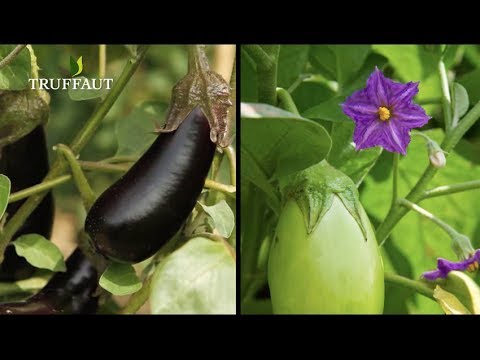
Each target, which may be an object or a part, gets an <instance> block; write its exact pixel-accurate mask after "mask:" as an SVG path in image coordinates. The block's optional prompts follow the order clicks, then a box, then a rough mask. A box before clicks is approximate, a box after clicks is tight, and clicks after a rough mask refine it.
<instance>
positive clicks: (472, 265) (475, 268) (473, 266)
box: [467, 261, 478, 272]
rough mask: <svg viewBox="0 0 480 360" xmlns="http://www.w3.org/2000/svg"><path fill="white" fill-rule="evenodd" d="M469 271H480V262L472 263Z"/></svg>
mask: <svg viewBox="0 0 480 360" xmlns="http://www.w3.org/2000/svg"><path fill="white" fill-rule="evenodd" d="M467 270H468V271H469V272H474V271H475V270H478V262H476V261H475V262H473V263H471V264H470V265H468V268H467Z"/></svg>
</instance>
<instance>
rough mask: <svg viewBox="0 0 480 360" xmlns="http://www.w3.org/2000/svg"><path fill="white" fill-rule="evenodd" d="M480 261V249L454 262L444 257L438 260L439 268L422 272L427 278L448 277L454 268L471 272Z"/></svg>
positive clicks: (476, 267)
mask: <svg viewBox="0 0 480 360" xmlns="http://www.w3.org/2000/svg"><path fill="white" fill-rule="evenodd" d="M479 262H480V250H477V251H475V253H474V254H473V255H472V256H470V257H469V258H468V259H466V260H462V261H458V262H453V261H448V260H445V259H442V258H439V259H438V260H437V270H432V271H427V272H424V273H423V274H422V277H424V278H425V279H427V280H436V279H438V278H442V279H444V278H446V277H447V275H448V273H449V272H450V271H453V270H458V271H465V270H468V271H470V272H472V271H475V270H477V269H478V263H479Z"/></svg>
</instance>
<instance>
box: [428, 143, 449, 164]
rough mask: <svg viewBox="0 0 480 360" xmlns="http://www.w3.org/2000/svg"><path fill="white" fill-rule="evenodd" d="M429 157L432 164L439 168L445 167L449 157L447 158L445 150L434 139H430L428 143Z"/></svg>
mask: <svg viewBox="0 0 480 360" xmlns="http://www.w3.org/2000/svg"><path fill="white" fill-rule="evenodd" d="M427 149H428V158H429V160H430V164H432V166H433V167H436V168H437V169H439V168H443V167H445V165H446V164H447V159H446V158H445V151H443V150H442V148H441V147H440V146H439V145H438V144H437V143H436V142H435V141H433V140H429V141H428V143H427Z"/></svg>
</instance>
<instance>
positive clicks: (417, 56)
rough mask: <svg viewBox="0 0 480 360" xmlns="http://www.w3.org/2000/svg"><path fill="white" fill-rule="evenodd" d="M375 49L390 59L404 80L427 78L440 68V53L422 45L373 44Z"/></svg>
mask: <svg viewBox="0 0 480 360" xmlns="http://www.w3.org/2000/svg"><path fill="white" fill-rule="evenodd" d="M373 50H374V51H376V52H378V53H379V54H381V55H383V56H385V57H386V58H387V59H388V61H389V62H390V64H391V65H392V66H393V67H394V68H395V72H396V74H397V75H398V77H399V78H400V79H401V80H402V81H419V80H423V79H426V78H427V77H429V76H430V75H432V74H433V73H434V72H436V69H437V68H438V61H439V56H440V54H439V53H436V52H431V51H427V50H426V49H425V47H423V46H421V45H373Z"/></svg>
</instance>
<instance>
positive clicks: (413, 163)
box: [241, 45, 480, 314]
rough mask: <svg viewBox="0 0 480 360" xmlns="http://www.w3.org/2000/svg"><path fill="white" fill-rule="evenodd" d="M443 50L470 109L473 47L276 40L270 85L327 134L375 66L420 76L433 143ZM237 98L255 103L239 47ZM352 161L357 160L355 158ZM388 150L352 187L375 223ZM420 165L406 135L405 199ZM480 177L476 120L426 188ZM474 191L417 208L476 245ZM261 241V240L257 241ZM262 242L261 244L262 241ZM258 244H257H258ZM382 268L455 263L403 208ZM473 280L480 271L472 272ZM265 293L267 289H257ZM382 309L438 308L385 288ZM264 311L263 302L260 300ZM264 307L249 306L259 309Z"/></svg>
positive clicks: (431, 231)
mask: <svg viewBox="0 0 480 360" xmlns="http://www.w3.org/2000/svg"><path fill="white" fill-rule="evenodd" d="M442 51H444V53H443V59H444V62H445V66H446V69H447V74H448V78H449V82H450V83H451V84H453V83H454V82H457V83H460V84H461V85H463V86H464V88H465V89H466V90H467V93H468V96H469V99H470V105H469V107H470V108H471V107H472V106H473V105H475V104H476V103H477V102H478V101H480V46H478V45H448V46H447V47H446V48H445V47H444V46H440V45H281V47H280V55H279V60H278V71H277V86H279V87H283V88H285V89H286V90H288V92H289V93H290V94H291V96H292V98H293V100H294V102H295V104H296V106H297V108H298V110H299V112H300V114H301V115H302V116H303V117H306V118H309V119H311V120H314V121H316V122H318V123H320V124H321V125H323V126H324V127H325V128H326V129H327V130H328V131H329V132H330V135H331V136H332V139H333V142H334V143H335V136H333V134H332V133H331V129H332V125H333V124H335V123H337V124H339V123H342V124H346V125H345V126H348V125H349V126H350V127H351V128H352V131H353V123H352V121H351V119H349V118H348V117H347V116H345V115H344V114H343V112H342V110H341V107H340V106H339V104H340V103H342V102H343V101H344V100H345V98H346V97H347V96H349V95H351V94H352V92H353V91H355V90H358V89H361V88H363V87H365V84H366V80H367V78H368V76H369V75H370V74H371V73H372V71H373V70H374V68H375V66H377V67H378V68H379V69H381V70H382V71H383V72H384V74H385V75H386V76H387V77H390V78H392V79H394V80H396V81H401V82H408V81H420V87H419V89H420V90H419V93H418V95H417V96H416V98H415V101H416V102H417V103H419V104H421V105H422V106H423V107H424V108H425V109H426V111H427V113H428V115H429V116H431V117H432V119H431V121H430V122H429V123H428V124H427V125H426V126H425V127H424V128H422V130H427V131H428V133H429V135H430V136H431V137H432V138H434V139H435V140H437V141H439V142H440V141H441V140H442V138H443V136H444V133H443V128H444V118H443V113H442V105H441V94H442V92H441V86H440V76H439V70H438V69H439V67H438V63H439V60H440V57H441V56H442ZM241 56H242V62H241V84H242V86H241V101H242V102H257V101H258V98H257V70H256V65H255V62H254V61H253V60H252V59H251V58H250V56H249V55H248V53H247V52H246V51H245V50H244V49H242V52H241ZM358 161H360V160H358ZM391 164H392V154H391V153H389V152H386V151H383V152H382V154H381V155H380V156H379V157H378V160H377V162H376V164H375V166H374V167H373V168H372V170H371V171H370V173H369V174H368V176H367V177H366V178H365V180H364V181H363V183H362V184H360V186H359V191H360V195H361V201H362V203H363V205H364V207H365V209H366V210H367V212H368V214H369V216H370V219H371V221H372V223H373V224H374V226H375V227H376V226H377V225H378V224H379V223H380V222H381V221H382V220H383V219H384V217H385V216H386V214H387V211H388V208H389V205H390V200H391V187H392V185H391V184H392V174H391V167H392V165H391ZM427 164H428V156H427V151H426V147H425V143H424V141H423V139H421V138H419V137H418V136H416V137H415V136H414V137H413V138H412V143H411V145H410V146H409V148H408V154H407V156H406V157H401V160H400V164H399V166H400V179H399V182H400V183H399V196H405V195H406V194H407V193H408V191H409V190H410V189H411V188H412V187H413V185H414V184H415V183H416V181H417V180H418V178H419V177H420V175H421V173H422V172H423V170H424V169H425V168H426V166H427ZM477 179H480V122H477V123H476V124H475V125H474V126H473V127H472V128H471V129H470V130H469V131H468V133H467V134H466V135H465V138H464V139H463V140H462V141H461V142H460V143H459V144H458V145H457V147H456V149H455V151H453V152H452V153H450V155H449V157H448V160H447V167H446V168H444V169H440V171H439V173H438V174H437V175H436V177H435V178H434V180H433V181H432V182H431V183H430V186H429V188H433V187H435V186H439V185H448V184H453V183H458V182H463V181H469V180H477ZM479 202H480V191H478V190H477V191H469V192H464V193H457V194H453V195H448V196H443V197H439V198H434V199H428V200H424V201H423V202H421V206H422V207H425V208H426V209H427V210H429V211H431V212H433V213H434V214H435V215H436V216H437V217H439V218H440V219H442V220H444V221H446V222H448V223H449V224H450V225H452V226H453V227H454V228H455V229H457V230H458V231H459V232H461V233H464V234H466V235H467V236H469V237H470V238H471V239H472V242H473V244H474V246H475V247H477V248H478V247H480V221H479V218H480V208H479V207H478V204H479ZM267 242H268V237H267V238H266V240H265V243H267ZM267 247H268V246H267ZM264 248H265V246H263V247H262V249H264ZM266 254H267V252H266V251H261V252H260V254H259V264H260V265H259V267H260V268H259V271H265V270H266V269H265V267H266V257H267V255H266ZM382 256H383V260H384V264H385V270H386V271H390V272H395V273H398V274H400V275H403V276H406V277H409V278H413V279H419V278H420V276H421V274H422V272H424V271H426V270H430V269H434V268H435V267H436V260H437V257H443V258H447V259H450V260H455V259H456V256H455V254H454V253H453V251H452V249H451V248H450V238H449V237H448V236H447V235H446V234H445V233H444V232H443V231H441V230H440V229H439V228H438V227H437V226H435V225H433V224H432V223H431V222H430V221H428V220H426V219H424V218H421V217H420V216H419V215H418V214H415V213H411V212H410V213H409V214H408V215H407V216H406V217H405V218H403V219H402V220H401V221H400V222H399V223H398V225H397V226H396V228H395V229H394V231H393V233H392V236H391V238H390V239H389V240H388V241H387V242H386V245H385V246H384V247H383V248H382ZM475 276H476V280H477V283H479V284H480V282H479V280H480V276H478V275H475ZM257 297H258V298H259V299H265V298H268V297H269V294H268V288H264V289H263V290H262V291H260V293H259V294H257ZM385 299H386V300H385V313H395V314H398V313H424V314H425V313H443V312H442V310H441V308H440V306H439V305H438V304H437V303H436V302H434V301H432V300H430V299H427V298H425V297H423V296H421V295H418V294H415V293H413V292H412V291H411V290H409V289H405V288H401V287H398V286H397V285H390V284H387V285H386V296H385ZM265 306H266V308H267V309H268V304H266V305H265ZM264 310H265V309H260V310H258V309H257V310H255V311H259V312H264Z"/></svg>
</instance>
